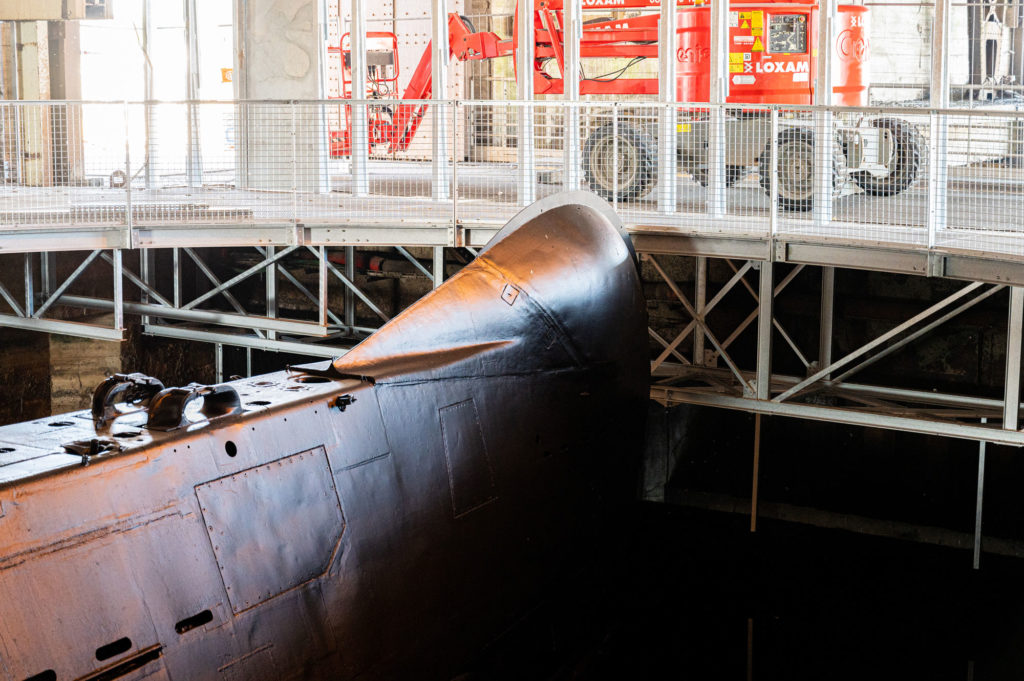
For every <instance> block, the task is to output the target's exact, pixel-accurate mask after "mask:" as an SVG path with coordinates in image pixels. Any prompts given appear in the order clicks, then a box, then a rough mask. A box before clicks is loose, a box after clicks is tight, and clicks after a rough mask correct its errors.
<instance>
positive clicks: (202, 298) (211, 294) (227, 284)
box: [181, 246, 315, 310]
mask: <svg viewBox="0 0 1024 681" xmlns="http://www.w3.org/2000/svg"><path fill="white" fill-rule="evenodd" d="M296 248H298V246H288V247H287V248H285V249H283V250H281V251H278V252H277V253H275V254H274V255H272V256H270V257H269V258H267V259H266V260H264V261H262V262H260V263H257V264H256V265H253V266H252V267H250V268H249V269H247V270H245V271H244V272H241V273H239V274H236V275H235V276H234V277H232V278H230V279H228V280H227V281H226V282H224V283H223V284H221V285H220V286H216V287H214V288H213V289H211V290H209V291H207V292H206V293H204V294H202V295H201V296H199V297H198V298H194V299H193V300H192V301H191V302H189V303H188V304H186V305H184V306H182V308H181V309H182V310H191V309H192V308H194V307H195V306H196V305H198V304H199V303H202V302H204V301H207V300H209V299H210V298H213V297H214V296H215V295H217V294H219V293H221V292H222V291H226V290H228V289H229V288H231V287H232V286H234V285H235V284H237V283H239V282H242V281H245V280H246V279H248V278H249V277H251V276H252V275H254V274H256V273H257V272H259V271H260V270H262V269H265V268H266V267H267V266H268V265H273V264H274V263H275V262H277V261H278V260H280V259H281V258H283V257H285V256H286V255H288V254H289V253H291V252H292V251H294V250H295V249H296ZM314 252H315V251H314Z"/></svg>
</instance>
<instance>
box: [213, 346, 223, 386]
mask: <svg viewBox="0 0 1024 681" xmlns="http://www.w3.org/2000/svg"><path fill="white" fill-rule="evenodd" d="M214 347H215V348H216V349H217V350H216V352H215V353H214V377H213V382H214V383H223V382H224V344H223V343H214Z"/></svg>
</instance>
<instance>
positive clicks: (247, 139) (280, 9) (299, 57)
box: [235, 0, 327, 192]
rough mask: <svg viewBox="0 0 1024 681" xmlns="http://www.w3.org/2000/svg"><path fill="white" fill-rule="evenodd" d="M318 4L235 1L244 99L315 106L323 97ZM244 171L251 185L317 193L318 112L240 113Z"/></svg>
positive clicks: (320, 183)
mask: <svg viewBox="0 0 1024 681" xmlns="http://www.w3.org/2000/svg"><path fill="white" fill-rule="evenodd" d="M319 17H320V10H319V4H318V2H317V0H237V4H236V20H237V22H238V25H239V26H241V27H242V28H243V30H242V31H241V36H240V43H241V44H240V45H236V51H237V56H236V59H237V63H236V66H235V84H236V96H237V97H238V98H240V99H277V100H292V99H297V100H316V99H319V98H320V97H321V96H322V93H321V85H320V81H321V76H320V69H321V49H320V48H321V38H320V28H319V26H320V22H319ZM240 119H241V120H240V121H239V122H240V126H239V127H240V135H239V137H240V140H239V141H240V144H239V154H240V158H239V164H240V167H241V168H242V169H243V170H242V173H241V176H242V177H243V178H245V183H246V186H248V187H250V188H253V189H264V190H283V191H288V190H291V189H296V190H299V191H305V192H320V191H323V190H324V188H325V187H326V182H325V173H324V168H323V167H322V166H323V164H322V162H321V160H320V159H322V158H323V157H324V156H325V154H326V148H325V147H326V143H327V134H326V131H325V129H324V125H323V120H324V117H323V115H322V110H321V107H319V106H315V105H303V106H299V107H297V108H296V107H293V106H291V105H287V104H281V105H260V106H255V105H254V106H242V107H241V109H240Z"/></svg>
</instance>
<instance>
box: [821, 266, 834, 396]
mask: <svg viewBox="0 0 1024 681" xmlns="http://www.w3.org/2000/svg"><path fill="white" fill-rule="evenodd" d="M835 291H836V270H835V268H834V267H822V268H821V311H820V313H819V316H820V318H821V323H820V326H819V327H818V368H819V369H821V368H823V367H827V366H830V365H831V364H832V321H833V319H834V311H835ZM828 378H829V374H825V380H828Z"/></svg>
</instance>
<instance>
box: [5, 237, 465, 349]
mask: <svg viewBox="0 0 1024 681" xmlns="http://www.w3.org/2000/svg"><path fill="white" fill-rule="evenodd" d="M250 248H253V249H255V251H256V252H257V253H258V254H259V255H260V256H261V257H262V260H261V261H260V262H258V263H256V264H255V265H252V266H251V267H248V268H246V269H245V270H243V271H242V272H239V273H238V274H236V275H235V276H233V277H231V278H229V279H227V280H222V279H221V278H219V277H218V276H217V274H216V273H215V272H214V270H213V269H212V268H211V267H210V265H209V264H208V263H207V262H206V261H205V260H204V259H203V258H202V257H201V256H200V254H199V253H197V252H196V250H195V249H193V248H185V247H182V248H172V249H168V250H170V252H171V262H172V267H171V269H172V272H171V287H172V290H171V291H170V292H167V291H163V292H161V291H160V290H157V287H156V285H155V283H154V282H155V281H156V267H155V257H154V256H155V255H156V253H155V251H156V249H140V250H139V251H138V252H139V254H140V256H139V262H140V268H139V271H138V273H136V272H135V271H133V270H132V269H131V268H130V267H128V266H125V264H124V263H123V256H122V250H121V249H110V250H103V249H97V250H93V251H91V252H88V253H87V254H86V255H85V257H84V258H83V259H82V260H81V262H79V263H78V265H77V266H76V267H75V269H74V270H73V271H72V272H71V273H70V274H69V275H68V276H67V277H65V278H63V280H62V281H60V282H58V281H57V277H56V254H55V253H53V252H42V253H26V254H24V255H23V262H24V266H23V271H22V272H21V275H22V277H21V278H22V281H21V282H20V285H21V287H22V288H23V290H24V295H23V296H22V297H21V299H19V297H17V296H15V295H14V294H13V293H12V292H11V289H12V288H13V286H12V285H11V284H10V283H9V282H5V281H4V280H3V279H2V278H0V300H2V301H3V302H2V303H0V327H5V326H6V327H11V328H19V329H26V330H31V331H41V332H44V333H58V334H63V335H68V336H78V337H84V338H93V339H98V340H110V341H120V340H124V330H125V323H124V318H125V315H126V314H128V315H138V316H140V317H141V321H142V328H143V332H144V333H147V334H150V335H154V336H162V337H166V338H176V339H180V340H192V341H200V342H208V343H214V344H216V346H217V359H218V362H217V365H218V368H220V367H221V366H222V352H223V346H224V345H228V346H237V347H241V348H246V349H247V350H266V351H272V352H286V353H291V354H298V355H308V356H314V357H339V356H341V355H343V354H344V353H345V352H347V350H348V348H349V347H351V345H352V344H354V343H355V342H358V341H359V340H361V339H362V338H365V337H366V336H367V335H369V334H371V333H373V331H375V330H376V328H375V327H369V326H359V325H357V323H356V305H357V301H359V302H361V303H362V304H363V305H365V306H366V307H367V308H369V310H370V311H371V312H372V313H373V314H374V315H375V316H376V317H378V318H379V319H380V321H381V323H384V322H387V321H388V320H389V316H388V315H387V313H385V312H384V311H383V310H381V309H380V307H379V306H377V305H376V304H375V303H374V302H373V300H372V299H371V298H370V297H369V296H368V295H367V294H366V293H365V292H364V291H363V290H362V289H361V288H360V287H359V286H358V285H357V284H356V280H355V247H353V246H344V247H339V248H336V249H335V248H328V247H325V246H299V245H293V246H287V247H283V248H278V247H274V246H266V247H261V246H251V247H250ZM246 250H247V249H246ZM395 250H396V252H397V253H398V254H399V255H400V256H401V257H402V258H404V259H406V260H408V261H409V262H411V263H412V264H413V266H414V267H415V270H416V271H417V272H418V273H420V274H423V275H424V276H426V277H428V278H429V279H430V280H431V282H432V284H433V286H434V287H437V286H438V285H440V284H441V283H442V282H443V281H444V263H445V260H444V253H445V252H444V248H443V247H434V248H432V249H431V250H432V267H431V268H427V267H426V266H424V265H423V263H421V262H420V261H419V260H418V259H417V258H415V257H414V256H413V255H412V254H411V253H410V252H409V251H408V249H407V248H405V247H402V246H396V247H395ZM334 251H343V252H344V253H345V256H346V257H345V264H344V266H343V268H339V267H338V266H336V265H335V264H334V263H333V262H331V260H330V257H329V255H330V253H332V252H334ZM471 252H472V251H471ZM299 253H302V254H304V255H305V254H308V255H311V256H312V257H313V259H314V262H315V263H316V267H317V271H318V276H317V286H316V287H315V288H313V290H311V287H309V286H307V285H306V284H304V283H303V282H302V281H300V279H299V278H298V277H297V276H296V275H295V274H294V273H293V271H292V269H290V268H291V266H290V265H289V264H287V263H285V262H284V261H285V260H286V259H287V258H288V256H292V255H293V254H299ZM474 254H475V253H474ZM186 262H189V263H191V264H192V265H193V266H194V267H195V269H196V271H197V272H198V273H199V274H200V275H201V276H202V277H203V278H205V280H206V282H207V284H208V286H209V288H208V289H207V290H205V291H203V292H202V293H200V294H198V295H197V296H196V297H194V298H192V299H191V300H185V299H184V296H183V293H182V273H183V268H184V266H185V263H186ZM101 263H106V264H108V265H109V266H110V268H111V270H112V272H111V274H112V284H111V294H110V297H100V296H95V295H94V296H86V295H79V294H75V293H72V292H71V289H72V287H73V284H74V283H75V282H76V281H78V280H79V279H80V278H81V277H82V275H83V274H85V273H86V272H87V271H88V272H90V274H92V275H95V274H96V273H95V268H97V267H101V266H102V264H101ZM308 263H309V261H308V260H307V261H305V262H304V264H306V265H308ZM257 275H263V276H264V277H265V280H266V286H265V300H264V301H263V303H261V307H263V308H264V309H265V313H263V314H258V313H254V312H253V311H252V310H249V309H246V308H245V307H244V306H243V305H242V303H241V302H240V301H239V300H238V298H237V297H236V296H235V295H234V294H233V293H232V288H233V287H235V286H237V285H238V284H240V283H242V282H244V281H247V280H249V279H251V278H252V277H254V276H257ZM126 282H127V283H128V284H129V291H130V292H131V294H130V295H128V296H127V299H126V295H125V290H124V289H125V283H126ZM280 283H285V284H286V285H289V286H292V287H294V288H295V289H296V290H298V292H299V293H300V294H301V295H302V296H303V297H304V298H306V299H307V300H309V301H310V302H311V303H313V304H315V305H316V310H317V314H316V320H315V321H310V320H308V319H289V318H284V317H281V316H280V315H279V314H278V304H277V292H278V285H279V284H280ZM332 283H333V284H334V285H335V286H338V285H341V286H342V287H343V291H344V296H343V300H344V306H343V309H340V310H332V309H331V307H330V304H329V300H330V299H329V293H330V290H331V284H332ZM221 298H222V299H223V300H224V301H226V303H227V306H228V307H229V308H230V309H228V310H225V309H216V308H213V307H211V305H213V304H214V303H216V302H217V301H218V300H219V299H221ZM4 307H7V308H9V310H4ZM61 307H64V308H68V307H70V308H79V309H85V310H90V311H96V312H109V313H113V326H112V327H110V326H103V325H100V324H95V323H86V322H78V321H67V320H64V319H59V318H53V317H52V316H51V317H46V316H44V315H45V314H46V313H48V312H49V313H51V315H52V313H53V311H54V309H55V308H61Z"/></svg>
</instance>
